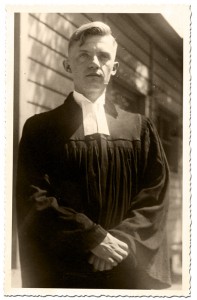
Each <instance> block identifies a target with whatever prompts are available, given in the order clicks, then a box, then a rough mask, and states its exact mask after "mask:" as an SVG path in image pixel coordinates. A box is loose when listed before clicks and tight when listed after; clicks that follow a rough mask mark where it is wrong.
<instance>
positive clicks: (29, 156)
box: [16, 117, 107, 254]
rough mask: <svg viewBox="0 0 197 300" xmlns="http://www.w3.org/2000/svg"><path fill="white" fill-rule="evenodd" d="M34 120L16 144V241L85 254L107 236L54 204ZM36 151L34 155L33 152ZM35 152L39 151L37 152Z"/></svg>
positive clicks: (86, 220)
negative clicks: (17, 153)
mask: <svg viewBox="0 0 197 300" xmlns="http://www.w3.org/2000/svg"><path fill="white" fill-rule="evenodd" d="M35 123H36V122H35V117H32V118H30V119H29V120H27V122H26V124H25V125H24V128H23V134H22V138H21V141H20V144H19V155H18V166H17V187H16V207H17V221H18V231H19V241H21V243H24V241H25V240H27V238H31V237H32V238H34V239H36V240H38V241H40V242H41V243H42V244H44V245H45V246H46V247H48V249H49V250H51V251H56V252H57V253H58V254H61V253H62V254H63V253H65V251H77V250H78V252H80V251H84V252H86V251H88V250H89V249H92V248H94V247H96V246H97V245H98V244H99V243H101V241H102V240H103V239H104V238H105V236H106V234H107V232H106V231H105V230H104V229H103V228H102V227H101V226H100V225H99V224H95V223H94V222H93V221H92V220H90V219H89V218H88V217H87V216H86V215H85V214H83V213H78V212H76V211H75V210H74V209H72V208H69V207H63V206H60V205H59V204H58V201H57V199H56V195H55V194H54V192H53V190H52V188H51V185H50V182H49V178H48V176H47V174H45V170H44V168H43V164H42V161H41V159H43V155H40V156H39V152H40V153H41V152H42V150H43V149H42V147H43V145H42V141H40V144H39V145H38V142H39V138H37V134H38V128H36V127H35V126H34V125H35ZM35 149H36V151H35ZM38 149H39V151H38Z"/></svg>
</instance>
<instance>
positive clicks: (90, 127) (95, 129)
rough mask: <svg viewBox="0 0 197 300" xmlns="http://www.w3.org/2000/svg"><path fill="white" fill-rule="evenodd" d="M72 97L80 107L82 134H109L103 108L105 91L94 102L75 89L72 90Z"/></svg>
mask: <svg viewBox="0 0 197 300" xmlns="http://www.w3.org/2000/svg"><path fill="white" fill-rule="evenodd" d="M73 97H74V99H75V101H76V102H77V103H78V104H79V106H80V107H81V108H82V113H83V127H84V135H90V134H94V133H101V134H106V135H109V129H108V125H107V120H106V115H105V110H104V104H105V92H104V93H103V94H102V95H101V96H100V97H99V98H98V99H96V101H95V102H94V103H93V102H91V101H90V100H89V99H87V98H86V97H85V96H84V95H82V94H80V93H78V92H76V91H74V92H73Z"/></svg>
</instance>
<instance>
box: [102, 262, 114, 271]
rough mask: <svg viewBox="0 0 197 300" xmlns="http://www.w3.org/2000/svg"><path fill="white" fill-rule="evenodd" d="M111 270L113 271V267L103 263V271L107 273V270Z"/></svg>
mask: <svg viewBox="0 0 197 300" xmlns="http://www.w3.org/2000/svg"><path fill="white" fill-rule="evenodd" d="M111 269H113V265H112V264H110V263H108V262H105V265H104V271H108V270H111Z"/></svg>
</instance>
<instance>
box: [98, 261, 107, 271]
mask: <svg viewBox="0 0 197 300" xmlns="http://www.w3.org/2000/svg"><path fill="white" fill-rule="evenodd" d="M104 269H105V261H104V260H103V259H99V264H98V270H99V271H101V272H102V271H104Z"/></svg>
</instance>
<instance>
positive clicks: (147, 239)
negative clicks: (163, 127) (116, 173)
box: [109, 117, 170, 283]
mask: <svg viewBox="0 0 197 300" xmlns="http://www.w3.org/2000/svg"><path fill="white" fill-rule="evenodd" d="M138 166H139V170H138V172H139V175H138V176H139V177H138V178H139V190H138V192H137V194H136V195H135V197H134V198H133V199H132V202H131V205H130V207H129V209H128V211H127V213H126V216H125V218H124V220H123V221H122V222H121V223H120V224H118V225H117V226H116V227H115V228H113V229H111V230H109V231H110V233H111V234H112V235H114V236H115V237H117V238H119V239H120V240H122V241H124V242H126V243H127V244H128V245H129V248H130V257H131V258H132V259H131V261H132V264H133V267H134V268H135V269H138V270H141V271H142V273H141V274H143V272H144V274H146V276H147V277H152V278H155V279H157V280H160V281H163V282H168V283H169V282H170V279H169V276H170V275H169V261H168V253H167V252H168V250H167V242H166V219H167V213H168V204H169V199H168V192H167V190H168V183H169V169H168V163H167V160H166V157H165V153H164V150H163V148H162V145H161V141H160V139H159V136H158V133H157V131H156V128H155V127H154V125H153V124H152V122H151V121H150V120H149V119H147V118H145V117H143V119H142V130H141V154H140V163H139V165H138Z"/></svg>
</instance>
